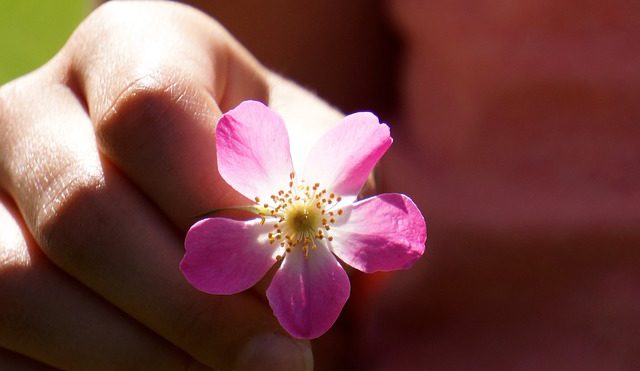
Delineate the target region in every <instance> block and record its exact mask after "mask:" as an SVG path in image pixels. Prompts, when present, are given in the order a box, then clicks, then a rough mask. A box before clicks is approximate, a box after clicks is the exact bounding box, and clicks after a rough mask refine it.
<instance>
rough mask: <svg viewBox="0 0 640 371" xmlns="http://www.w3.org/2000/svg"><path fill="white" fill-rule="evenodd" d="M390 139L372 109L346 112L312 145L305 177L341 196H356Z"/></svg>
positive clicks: (387, 130)
mask: <svg viewBox="0 0 640 371" xmlns="http://www.w3.org/2000/svg"><path fill="white" fill-rule="evenodd" d="M391 142H392V139H391V137H390V136H389V127H388V126H387V125H385V124H380V123H379V121H378V118H377V117H376V116H375V115H373V114H372V113H369V112H358V113H354V114H352V115H349V116H347V117H345V118H344V119H343V120H342V122H341V123H340V124H338V125H337V126H335V127H333V128H331V129H330V130H329V131H328V132H327V133H326V134H325V135H323V136H322V137H321V138H320V139H319V140H318V142H316V144H315V145H314V146H313V148H312V149H311V151H310V153H309V155H308V157H307V160H306V162H305V166H304V174H303V175H304V178H305V179H306V180H307V181H308V183H309V184H313V183H316V182H318V183H320V185H321V187H322V188H327V189H329V190H331V191H333V192H335V193H337V194H340V195H342V196H355V195H357V194H358V192H360V189H361V188H362V186H363V185H364V183H365V181H366V180H367V177H368V176H369V173H370V172H371V170H373V167H374V166H375V164H376V163H377V162H378V160H380V157H382V155H383V154H384V153H385V152H386V151H387V149H388V148H389V146H391Z"/></svg>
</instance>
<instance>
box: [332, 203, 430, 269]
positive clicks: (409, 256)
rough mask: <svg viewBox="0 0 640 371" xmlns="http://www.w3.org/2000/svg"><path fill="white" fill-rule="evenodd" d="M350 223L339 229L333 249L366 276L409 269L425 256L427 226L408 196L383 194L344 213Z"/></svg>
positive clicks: (347, 222)
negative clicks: (366, 274)
mask: <svg viewBox="0 0 640 371" xmlns="http://www.w3.org/2000/svg"><path fill="white" fill-rule="evenodd" d="M345 215H346V216H348V220H346V222H345V223H343V224H341V225H336V226H335V227H334V228H333V229H332V230H331V231H332V232H333V233H332V234H333V237H334V238H333V242H332V243H331V248H332V250H333V252H334V253H335V254H336V255H337V256H338V257H339V258H340V259H342V260H343V261H344V262H345V263H347V264H349V265H350V266H352V267H354V268H356V269H359V270H361V271H363V272H367V273H371V272H377V271H392V270H396V269H407V268H409V267H411V265H413V263H414V262H415V261H416V260H417V259H418V258H419V257H421V256H422V254H423V253H424V248H425V242H426V240H427V226H426V224H425V221H424V218H423V216H422V214H421V213H420V210H418V207H417V206H416V205H415V204H414V203H413V201H411V199H410V198H409V197H407V196H405V195H402V194H398V193H387V194H381V195H378V196H375V197H371V198H368V199H366V200H363V201H360V202H357V203H355V204H353V206H352V208H351V209H350V210H345Z"/></svg>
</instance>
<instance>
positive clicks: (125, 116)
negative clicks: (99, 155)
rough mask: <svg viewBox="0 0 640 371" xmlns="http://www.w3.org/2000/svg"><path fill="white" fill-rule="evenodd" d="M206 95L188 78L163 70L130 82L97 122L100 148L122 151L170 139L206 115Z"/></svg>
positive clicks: (96, 128) (108, 152)
mask: <svg viewBox="0 0 640 371" xmlns="http://www.w3.org/2000/svg"><path fill="white" fill-rule="evenodd" d="M206 106H207V100H206V97H205V95H204V94H203V93H202V92H201V91H200V90H199V89H198V88H196V87H195V84H193V83H192V82H191V81H189V80H188V79H186V78H184V77H181V76H179V75H178V74H176V73H174V74H170V73H165V72H162V71H156V72H149V73H147V74H145V75H144V76H141V77H138V78H136V79H135V80H133V81H132V82H131V83H129V84H128V85H127V86H126V87H125V88H124V89H123V90H122V92H121V93H120V94H118V95H117V96H116V98H115V99H114V100H113V102H112V103H111V106H110V108H108V109H107V110H106V112H105V114H104V115H102V117H101V118H100V119H99V120H98V122H97V123H96V127H95V131H96V137H97V139H98V143H99V145H100V146H101V149H102V150H103V151H104V152H106V153H107V154H113V153H121V152H123V151H128V150H130V149H131V148H130V147H131V146H139V145H140V144H143V143H145V142H146V141H149V140H152V139H153V140H158V139H161V138H163V137H164V138H167V139H170V138H171V137H172V136H173V135H176V134H178V132H177V131H178V130H179V129H178V128H177V126H179V125H188V124H189V123H190V122H192V121H191V120H190V118H193V117H197V116H198V115H206V114H207V108H206Z"/></svg>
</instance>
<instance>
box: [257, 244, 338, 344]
mask: <svg viewBox="0 0 640 371" xmlns="http://www.w3.org/2000/svg"><path fill="white" fill-rule="evenodd" d="M350 287H351V286H350V285H349V278H348V277H347V274H346V273H345V271H344V269H343V268H342V266H340V263H338V261H337V260H336V258H335V257H334V256H333V255H332V254H331V252H329V250H328V249H327V248H326V247H325V246H323V245H319V246H318V247H317V248H316V249H314V250H311V251H309V256H308V257H305V256H304V254H303V253H302V252H301V251H300V250H299V249H298V250H294V251H293V252H292V253H289V254H287V255H286V257H285V259H284V261H283V263H282V266H281V267H280V269H279V270H278V271H277V272H276V274H275V276H274V277H273V281H272V282H271V286H269V288H268V289H267V298H268V299H269V304H270V305H271V308H272V309H273V313H274V314H275V316H276V318H278V321H279V322H280V324H281V325H282V327H284V328H285V330H287V331H288V332H289V333H290V334H291V335H292V336H294V337H296V338H300V339H314V338H317V337H319V336H320V335H322V334H324V333H325V332H326V331H327V330H329V328H331V326H332V325H333V323H334V322H335V321H336V319H337V318H338V315H339V314H340V311H341V310H342V307H343V306H344V304H345V303H346V301H347V298H348V297H349V291H350Z"/></svg>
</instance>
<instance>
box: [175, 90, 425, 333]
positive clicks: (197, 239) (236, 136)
mask: <svg viewBox="0 0 640 371" xmlns="http://www.w3.org/2000/svg"><path fill="white" fill-rule="evenodd" d="M216 139H217V142H216V145H217V156H218V170H219V171H220V175H221V176H222V177H223V178H224V180H225V181H226V182H227V183H229V185H231V186H232V187H233V188H234V189H235V190H236V191H238V192H240V193H241V194H242V195H244V196H245V197H247V198H248V199H250V200H254V201H255V205H253V206H252V207H251V209H252V210H253V211H254V212H255V213H256V215H257V217H256V218H255V219H253V220H248V221H237V220H232V219H226V218H207V219H204V220H201V221H199V222H197V223H196V224H194V225H193V226H192V227H191V229H189V232H188V233H187V237H186V240H185V248H186V253H185V256H184V259H183V260H182V262H181V264H180V268H181V269H182V272H183V274H184V275H185V277H186V278H187V280H188V281H189V282H190V283H191V284H192V285H193V286H194V287H196V288H197V289H199V290H202V291H204V292H207V293H210V294H223V295H225V294H235V293H238V292H240V291H243V290H246V289H248V288H250V287H251V286H253V285H255V284H256V283H257V282H258V281H259V280H260V279H261V278H262V277H263V276H264V275H265V274H266V273H267V271H269V269H270V268H271V267H272V266H273V265H274V264H276V263H277V262H281V265H280V267H279V268H278V270H277V272H276V273H275V275H274V277H273V280H272V282H271V284H270V286H269V288H268V289H267V298H268V300H269V304H270V305H271V308H272V309H273V312H274V314H275V316H276V318H277V319H278V321H280V324H281V325H282V326H283V327H284V328H285V329H286V330H287V331H288V332H289V333H290V334H291V335H293V336H294V337H297V338H304V339H312V338H316V337H318V336H320V335H322V334H324V333H325V332H326V331H327V330H328V329H329V328H330V327H331V326H332V325H333V323H334V322H335V320H336V319H337V318H338V315H339V314H340V311H341V310H342V307H343V306H344V304H345V302H346V301H347V298H348V297H349V291H350V284H349V279H348V277H347V274H346V273H345V271H344V269H343V268H342V266H341V265H340V263H338V260H337V259H336V258H335V257H334V255H333V254H335V255H336V256H337V257H338V258H340V260H342V261H343V262H344V263H346V264H348V265H350V266H352V267H354V268H356V269H359V270H361V271H363V272H376V271H390V270H396V269H406V268H409V267H410V266H411V265H412V264H413V263H414V262H415V261H416V260H417V259H418V258H419V257H420V256H422V254H423V252H424V248H425V241H426V225H425V221H424V218H423V217H422V215H421V213H420V211H419V210H418V208H417V207H416V205H415V204H414V203H413V202H412V201H411V199H409V198H408V197H407V196H404V195H402V194H396V193H390V194H381V195H378V196H375V197H371V198H368V199H365V200H361V201H356V196H357V194H358V192H359V191H360V189H361V188H362V186H363V184H364V183H365V181H366V180H367V177H368V175H369V173H370V172H371V170H372V169H373V167H374V165H375V164H376V163H377V162H378V160H379V159H380V158H381V157H382V155H383V154H384V152H386V150H387V149H388V148H389V146H390V145H391V142H392V139H391V137H390V136H389V127H387V125H385V124H380V123H379V122H378V119H377V118H376V117H375V116H374V115H373V114H371V113H366V112H361V113H355V114H352V115H349V116H347V117H345V118H344V119H343V121H342V122H341V123H340V124H339V125H337V126H335V127H334V128H332V129H330V130H329V131H328V132H327V133H326V134H325V135H324V136H323V137H321V138H320V140H318V142H317V143H316V144H315V145H314V146H313V147H312V148H311V150H310V152H309V155H308V157H307V159H306V162H305V165H304V167H303V168H302V169H298V170H299V172H296V171H295V170H294V168H293V162H292V159H291V154H290V149H289V136H288V134H287V130H286V128H285V125H284V123H283V121H282V119H281V118H280V117H279V116H278V115H277V114H276V113H274V112H273V111H271V110H270V109H269V108H268V107H266V106H264V105H263V104H262V103H259V102H254V101H246V102H243V103H241V104H240V105H239V106H238V107H236V108H235V109H233V110H231V111H229V112H227V113H226V114H225V115H223V116H222V118H221V119H220V121H219V122H218V127H217V129H216Z"/></svg>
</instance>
